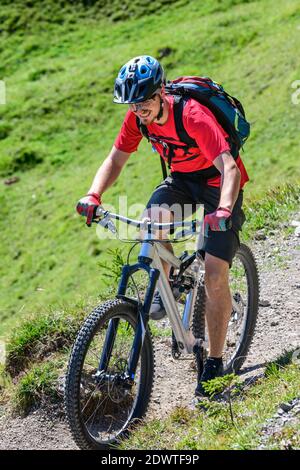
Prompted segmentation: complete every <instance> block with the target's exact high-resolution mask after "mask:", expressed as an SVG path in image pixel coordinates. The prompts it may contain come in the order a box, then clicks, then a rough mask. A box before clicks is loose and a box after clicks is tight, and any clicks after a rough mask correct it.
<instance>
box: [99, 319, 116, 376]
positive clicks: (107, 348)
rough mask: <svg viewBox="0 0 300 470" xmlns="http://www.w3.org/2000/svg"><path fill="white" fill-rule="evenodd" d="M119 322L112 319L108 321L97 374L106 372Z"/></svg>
mask: <svg viewBox="0 0 300 470" xmlns="http://www.w3.org/2000/svg"><path fill="white" fill-rule="evenodd" d="M119 321H120V319H119V318H112V319H111V320H109V325H108V329H107V332H106V336H105V342H104V346H103V350H102V354H101V359H100V363H99V368H98V371H99V372H106V370H107V367H108V363H109V360H110V356H111V352H112V349H113V346H114V342H115V339H116V334H117V329H118V326H119Z"/></svg>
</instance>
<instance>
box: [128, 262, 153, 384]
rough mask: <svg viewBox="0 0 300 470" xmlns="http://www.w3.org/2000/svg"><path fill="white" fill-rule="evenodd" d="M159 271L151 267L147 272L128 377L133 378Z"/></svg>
mask: <svg viewBox="0 0 300 470" xmlns="http://www.w3.org/2000/svg"><path fill="white" fill-rule="evenodd" d="M159 274H160V273H159V271H158V270H157V269H151V270H150V273H149V285H148V288H147V291H146V296H145V301H144V304H143V305H141V306H140V308H139V309H138V312H139V319H138V326H137V329H136V333H135V337H134V341H133V345H132V349H131V353H130V358H129V362H128V374H129V377H130V378H131V379H132V380H133V379H134V376H135V372H136V368H137V364H138V361H139V357H140V353H141V349H142V347H143V343H144V338H145V334H146V328H147V323H148V320H149V311H150V307H151V304H152V299H153V295H154V291H155V287H156V283H157V280H158V278H159Z"/></svg>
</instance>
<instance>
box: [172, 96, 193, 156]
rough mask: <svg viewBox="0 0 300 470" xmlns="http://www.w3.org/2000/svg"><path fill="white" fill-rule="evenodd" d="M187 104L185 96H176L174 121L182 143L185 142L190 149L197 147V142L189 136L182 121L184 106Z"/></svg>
mask: <svg viewBox="0 0 300 470" xmlns="http://www.w3.org/2000/svg"><path fill="white" fill-rule="evenodd" d="M186 102H187V99H186V98H184V97H183V96H178V95H175V96H174V121H175V127H176V132H177V135H178V137H179V140H180V141H181V142H184V143H185V144H187V145H188V147H197V143H196V141H195V140H194V139H193V138H192V137H190V136H189V134H188V133H187V131H186V129H185V127H184V125H183V121H182V116H183V109H184V106H185V105H186Z"/></svg>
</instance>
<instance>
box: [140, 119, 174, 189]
mask: <svg viewBox="0 0 300 470" xmlns="http://www.w3.org/2000/svg"><path fill="white" fill-rule="evenodd" d="M136 125H137V127H138V129H139V130H140V132H141V134H142V136H143V137H146V139H147V140H148V142H150V139H149V132H148V129H147V126H144V124H142V123H141V121H140V120H139V118H138V116H136ZM160 165H161V172H162V175H163V179H164V180H165V179H166V178H167V176H168V172H167V167H166V162H165V161H164V159H163V157H162V156H161V155H160Z"/></svg>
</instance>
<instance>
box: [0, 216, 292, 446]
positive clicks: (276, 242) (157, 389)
mask: <svg viewBox="0 0 300 470" xmlns="http://www.w3.org/2000/svg"><path fill="white" fill-rule="evenodd" d="M298 219H299V220H300V214H299V216H298ZM299 242H300V238H299V237H297V236H296V235H295V234H291V235H289V236H288V237H283V236H282V234H280V232H274V233H273V234H272V235H271V236H269V237H267V238H266V239H265V240H259V241H256V242H255V244H253V246H252V249H253V251H254V253H255V256H256V259H257V262H258V267H259V272H260V284H261V291H260V302H261V306H260V310H259V317H258V322H257V327H256V332H255V337H254V340H253V343H252V346H251V350H250V353H249V355H248V358H247V360H246V362H245V364H244V367H243V369H242V371H241V377H242V378H249V377H255V376H258V375H261V374H262V373H263V370H264V364H265V362H266V361H270V360H273V359H275V358H276V357H278V355H279V354H280V353H282V352H283V351H284V350H286V349H291V348H296V347H300V325H299V323H300V322H299V312H300V275H299V273H300V250H299ZM279 258H280V259H279ZM163 321H164V320H162V322H163ZM155 347H156V374H155V384H154V389H153V395H152V400H151V405H150V408H149V411H148V414H147V417H150V418H152V417H159V418H163V417H164V416H166V415H167V414H168V413H170V411H171V410H172V409H173V408H174V407H175V406H177V405H181V406H190V404H191V400H192V398H193V393H194V388H195V384H196V372H195V371H194V370H193V368H192V360H190V359H185V360H179V361H175V360H173V359H172V356H171V347H170V340H169V339H159V340H157V341H156V343H155ZM0 449H76V446H75V444H74V443H73V441H72V439H71V437H70V434H69V431H68V429H67V426H66V424H65V423H64V421H63V420H59V419H58V418H55V417H50V416H47V415H45V414H44V413H43V412H41V411H36V412H34V413H32V414H31V415H29V416H28V417H26V418H25V419H21V418H15V419H11V418H10V419H7V418H6V417H5V416H2V418H0Z"/></svg>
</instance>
